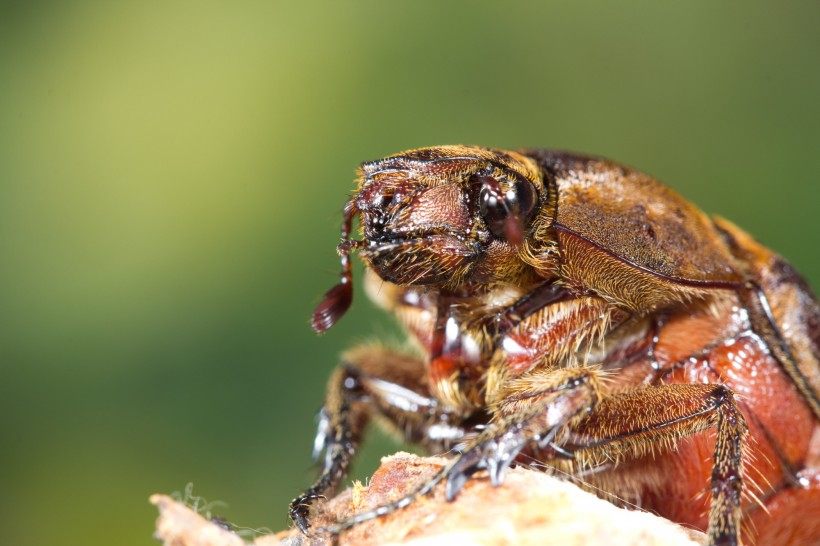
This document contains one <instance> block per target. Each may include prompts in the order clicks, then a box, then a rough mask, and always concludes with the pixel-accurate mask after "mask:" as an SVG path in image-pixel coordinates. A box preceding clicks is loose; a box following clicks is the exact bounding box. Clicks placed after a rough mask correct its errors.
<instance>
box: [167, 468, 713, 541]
mask: <svg viewBox="0 0 820 546" xmlns="http://www.w3.org/2000/svg"><path fill="white" fill-rule="evenodd" d="M445 461H446V460H445V459H444V458H441V457H427V458H423V457H417V456H415V455H410V454H407V453H397V454H396V455H393V456H390V457H385V458H384V459H383V460H382V465H381V467H380V468H379V469H378V470H377V471H376V473H375V474H373V477H372V479H371V480H370V484H369V486H364V485H361V484H355V485H354V486H353V487H352V488H351V489H348V490H346V491H344V492H342V493H341V494H339V495H338V496H336V497H335V498H333V499H331V500H330V501H328V502H327V503H326V504H320V505H319V507H318V509H317V514H316V519H315V520H314V521H315V524H316V525H317V526H320V525H322V524H326V523H330V522H332V521H335V520H338V519H340V518H345V517H348V516H350V515H351V514H353V513H356V512H360V511H363V510H370V509H373V508H375V507H377V506H380V505H382V504H384V503H386V502H388V501H389V500H393V499H396V498H399V497H401V496H402V494H404V493H406V492H409V491H412V490H413V489H414V488H415V487H416V486H417V485H418V484H420V483H423V482H424V481H425V480H426V479H427V478H429V477H430V476H431V475H432V474H434V473H435V472H436V471H437V470H439V469H440V468H441V467H442V465H444V464H445ZM151 502H152V503H153V504H155V505H157V506H158V507H159V510H160V517H159V519H158V521H157V532H156V536H157V538H158V539H159V540H161V541H162V542H163V544H165V545H166V546H245V545H246V544H247V543H246V542H244V541H243V540H242V539H241V538H240V537H239V536H237V535H236V534H235V533H233V532H231V531H229V530H226V529H225V528H223V527H222V526H220V525H218V524H216V523H213V522H211V521H209V520H207V519H205V518H203V517H201V516H200V515H198V514H197V513H195V512H194V511H192V510H191V509H189V508H187V507H186V506H184V505H183V504H181V503H179V502H176V501H174V500H173V499H171V498H169V497H166V496H163V495H154V496H152V497H151ZM703 542H704V535H703V534H702V533H699V532H696V531H692V530H687V529H684V528H682V527H680V526H679V525H676V524H674V523H672V522H669V521H667V520H665V519H662V518H659V517H657V516H654V515H652V514H649V513H646V512H641V511H638V510H625V509H622V508H617V507H616V506H614V505H612V504H610V503H609V502H606V501H604V500H601V499H599V498H597V497H596V496H594V495H592V494H590V493H587V492H585V491H583V490H581V489H580V488H578V487H577V486H575V485H573V484H572V483H570V482H568V481H564V480H560V479H558V478H555V477H552V476H549V475H547V474H545V473H543V472H537V471H534V470H529V469H525V468H514V469H512V470H510V471H509V473H508V474H507V477H506V480H505V482H504V484H503V485H502V486H501V487H497V488H496V487H492V485H491V484H490V482H489V480H488V479H487V478H486V477H484V476H483V475H482V474H481V473H479V474H477V475H476V476H475V478H474V479H471V480H469V481H468V482H467V484H466V485H465V487H464V490H463V491H462V492H461V493H460V494H459V496H458V498H457V499H456V500H455V501H454V502H447V501H446V500H445V499H444V491H443V487H442V486H439V487H438V488H436V490H435V492H434V494H432V495H429V496H426V497H422V498H420V499H418V500H416V501H415V502H414V503H413V504H411V505H410V506H409V507H407V508H405V509H404V510H400V511H398V512H395V513H393V514H390V515H388V516H385V517H382V518H377V519H375V520H371V521H368V522H365V523H362V524H360V525H358V526H356V527H354V528H353V529H352V530H350V531H348V532H346V533H344V534H343V535H342V536H341V537H340V540H339V545H340V546H344V545H357V546H370V545H373V546H376V545H399V544H401V545H403V546H445V545H447V546H449V545H452V544H459V545H465V546H473V545H476V546H477V545H481V546H495V545H510V546H512V545H516V546H520V545H525V546H526V545H533V546H534V545H538V546H540V545H542V544H560V545H561V546H588V545H598V544H608V545H612V546H653V545H664V546H667V545H668V546H678V545H680V546H696V545H699V544H703ZM252 544H253V545H254V546H325V545H329V544H332V541H330V540H327V539H324V538H321V537H312V538H309V537H305V536H304V535H302V534H301V533H299V531H297V530H296V529H290V530H286V531H282V532H280V533H277V534H276V535H267V536H262V537H257V538H256V539H255V540H254V541H253V542H252Z"/></svg>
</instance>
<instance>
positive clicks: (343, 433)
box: [289, 346, 464, 534]
mask: <svg viewBox="0 0 820 546" xmlns="http://www.w3.org/2000/svg"><path fill="white" fill-rule="evenodd" d="M424 380H425V376H424V365H423V363H422V362H421V361H420V360H419V359H418V358H416V357H413V356H408V355H404V354H401V353H396V352H392V351H389V350H387V349H384V348H382V347H378V346H364V347H360V348H358V349H354V350H352V351H350V352H348V353H347V354H346V355H345V356H344V357H343V363H342V365H341V366H339V368H337V370H336V371H335V373H334V374H333V376H332V377H331V380H330V383H329V385H328V393H327V398H326V402H325V406H324V407H323V408H322V410H321V411H320V413H319V426H318V431H317V435H316V440H315V442H314V449H313V455H314V458H315V459H318V458H319V457H320V456H321V453H322V452H323V451H324V453H325V457H324V460H323V463H322V470H321V473H320V474H319V477H318V478H317V480H316V482H315V483H314V484H313V485H312V486H311V487H310V488H308V490H307V491H305V492H304V493H303V494H302V495H300V496H299V497H297V498H296V499H294V500H293V501H292V502H291V504H290V510H289V514H290V517H291V519H292V520H293V521H294V522H295V523H296V525H297V526H298V527H299V529H300V530H302V532H304V533H305V534H308V533H307V531H308V528H309V527H310V522H309V521H308V520H309V514H310V507H311V505H312V504H313V503H314V502H315V501H316V500H317V499H320V498H324V497H325V496H326V495H328V494H331V493H332V492H333V491H335V489H336V488H337V486H338V485H339V483H340V482H341V481H342V480H343V479H344V477H345V476H346V475H347V471H348V468H349V466H350V462H351V460H352V458H353V455H354V454H355V451H356V448H357V446H358V444H359V441H360V439H361V435H362V432H363V430H364V428H365V426H366V425H367V423H368V421H369V420H370V418H371V417H372V416H373V415H374V414H378V415H381V416H383V417H385V418H386V419H385V420H386V421H388V422H389V423H391V424H393V425H395V426H396V427H398V428H399V429H400V430H401V431H402V433H403V435H404V437H405V438H407V439H408V440H409V441H411V442H419V443H421V444H423V445H425V446H427V447H431V448H436V449H440V448H442V447H447V446H449V445H450V444H451V443H454V442H457V441H459V440H460V439H461V437H462V436H463V435H464V431H463V430H462V429H461V428H460V421H459V420H458V419H457V418H455V417H453V416H451V415H450V414H449V413H448V412H446V411H444V410H442V409H441V408H440V407H439V405H438V403H437V401H436V400H435V399H433V398H431V397H430V396H429V395H428V392H427V388H426V387H425V386H424Z"/></svg>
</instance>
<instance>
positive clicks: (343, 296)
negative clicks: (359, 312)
mask: <svg viewBox="0 0 820 546" xmlns="http://www.w3.org/2000/svg"><path fill="white" fill-rule="evenodd" d="M357 212H358V209H357V208H356V204H355V203H354V202H353V199H351V200H349V201H348V202H347V204H346V205H345V209H344V221H343V222H342V242H341V243H340V244H339V246H338V251H339V256H340V257H341V260H342V273H341V275H340V277H341V281H340V282H339V284H337V285H336V286H334V287H333V288H331V289H330V290H328V291H327V292H325V295H324V297H323V298H322V302H321V303H320V304H319V305H318V306H317V307H316V310H315V311H314V312H313V316H312V317H311V319H310V325H311V326H313V329H314V330H316V332H317V333H319V334H323V333H325V332H327V331H328V330H329V329H330V327H331V326H333V325H334V324H336V321H338V320H339V319H340V318H342V316H343V315H344V314H345V313H346V312H347V310H348V309H349V308H350V304H351V303H353V266H352V264H351V262H350V251H351V250H353V249H355V248H358V246H360V245H359V244H357V243H360V241H352V240H350V230H351V227H352V225H353V217H354V216H356V213H357Z"/></svg>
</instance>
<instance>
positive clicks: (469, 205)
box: [313, 146, 548, 332]
mask: <svg viewBox="0 0 820 546" xmlns="http://www.w3.org/2000/svg"><path fill="white" fill-rule="evenodd" d="M547 198H548V196H547V187H546V185H545V184H544V181H543V179H542V175H541V173H540V171H539V169H538V168H537V166H536V164H535V162H534V161H533V160H531V159H529V158H527V157H525V156H522V155H519V154H517V153H514V152H506V151H501V150H493V149H488V148H479V147H472V146H440V147H434V148H421V149H418V150H412V151H409V152H404V153H401V154H397V155H394V156H390V157H387V158H385V159H380V160H378V161H372V162H368V163H363V164H362V165H361V166H360V167H359V186H358V189H357V191H356V193H355V194H354V195H353V196H352V197H351V199H350V200H349V201H348V203H347V206H346V207H345V222H344V225H343V228H342V243H341V244H340V245H339V253H340V255H341V256H342V262H343V271H342V282H341V283H340V284H339V285H337V286H336V287H334V288H333V289H331V291H329V292H328V293H327V294H326V295H325V299H324V301H323V302H322V303H321V304H320V305H319V307H318V308H317V310H316V313H314V316H313V327H314V328H315V329H316V330H317V331H320V332H322V331H325V330H327V328H329V327H330V326H331V325H332V324H333V323H334V322H335V321H336V320H338V318H340V317H341V315H342V314H343V313H344V311H346V310H347V306H349V305H350V302H351V300H352V284H351V282H350V280H351V279H350V262H349V260H348V256H347V255H348V253H349V251H350V250H353V249H358V250H359V251H360V254H361V256H362V258H363V260H364V261H365V263H366V264H367V265H368V266H369V267H371V268H372V269H373V270H374V271H375V272H376V274H378V275H379V276H380V277H381V278H382V279H384V280H386V281H389V282H392V283H395V284H399V285H431V286H446V287H451V288H453V287H458V286H462V285H464V284H466V283H488V282H493V281H496V280H501V279H505V280H509V278H510V273H511V272H512V271H514V270H515V269H516V268H518V269H521V268H523V267H525V260H526V258H525V256H526V254H527V251H528V249H527V238H528V235H529V233H530V231H531V230H532V224H534V223H535V222H533V218H535V217H536V216H539V214H538V213H539V211H540V210H541V209H542V205H543V204H544V203H546V202H547ZM354 216H359V218H360V233H361V239H360V240H351V239H350V238H349V234H350V227H351V223H352V219H353V217H354ZM334 291H335V292H334Z"/></svg>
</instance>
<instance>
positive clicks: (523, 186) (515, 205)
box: [473, 175, 538, 244]
mask: <svg viewBox="0 0 820 546" xmlns="http://www.w3.org/2000/svg"><path fill="white" fill-rule="evenodd" d="M473 183H474V184H478V185H479V188H480V189H479V193H478V204H479V208H478V211H479V214H481V217H482V218H484V222H485V223H486V224H487V228H488V229H489V230H490V232H491V233H492V234H493V235H495V236H496V237H499V238H502V239H506V240H508V241H510V242H511V243H514V244H519V243H520V242H521V240H522V238H523V236H524V227H525V226H526V225H527V223H529V221H530V219H531V218H532V216H533V213H534V212H535V209H536V207H537V205H538V196H537V194H536V192H535V187H534V186H533V185H532V184H531V183H530V182H529V181H526V180H523V181H521V180H519V181H517V182H516V183H515V184H514V185H513V187H512V189H509V190H507V191H506V192H505V191H504V190H503V188H502V187H501V184H500V183H499V182H498V180H496V179H495V178H493V177H491V176H482V175H476V176H474V177H473Z"/></svg>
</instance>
